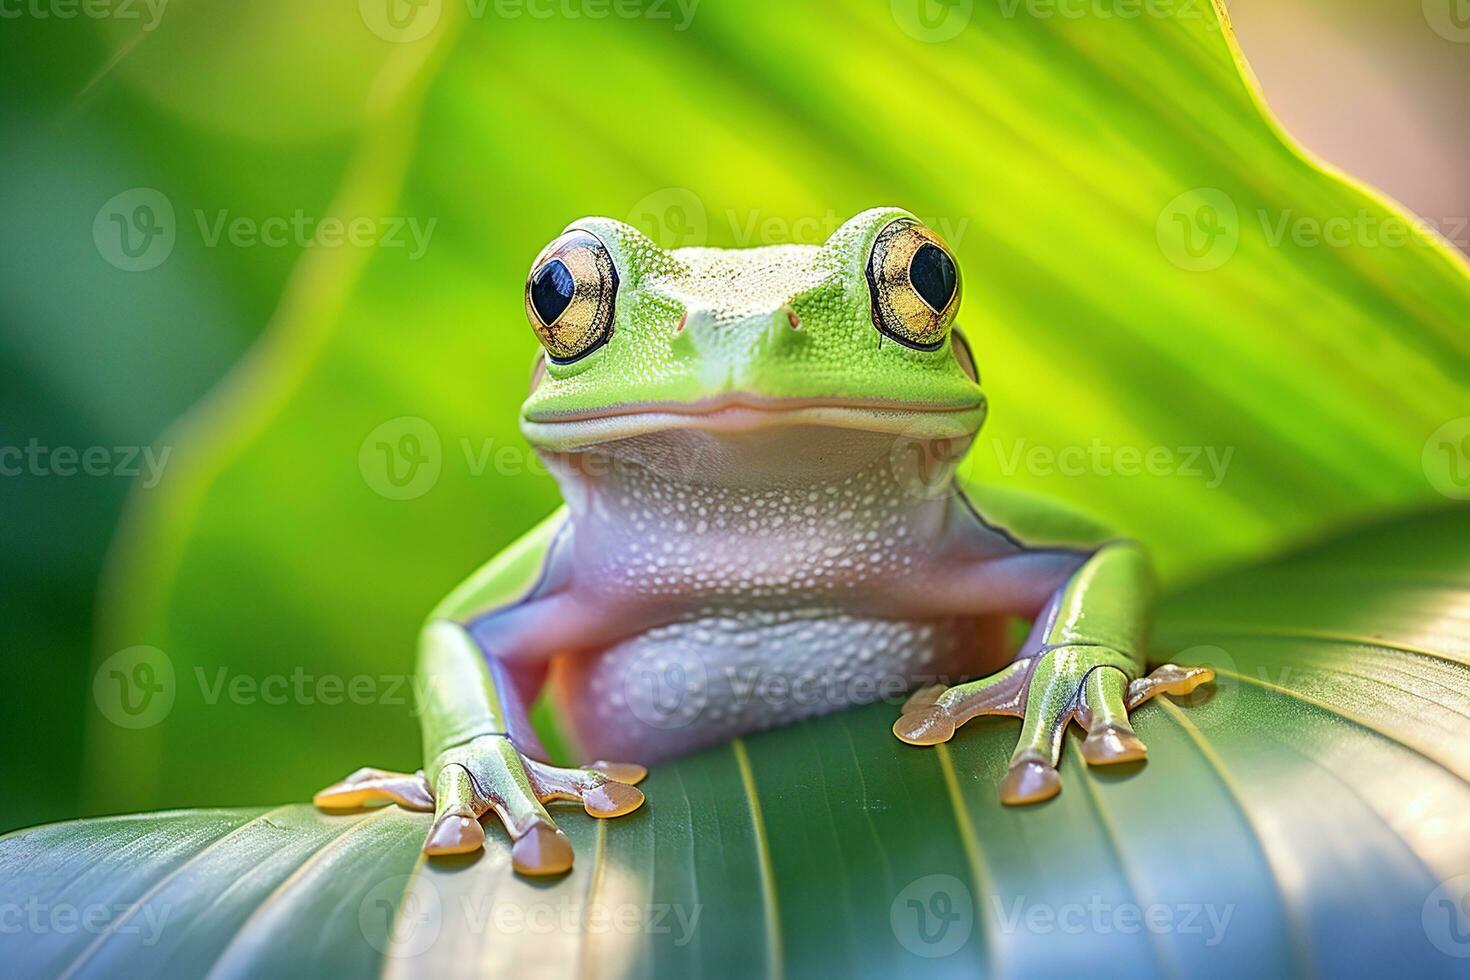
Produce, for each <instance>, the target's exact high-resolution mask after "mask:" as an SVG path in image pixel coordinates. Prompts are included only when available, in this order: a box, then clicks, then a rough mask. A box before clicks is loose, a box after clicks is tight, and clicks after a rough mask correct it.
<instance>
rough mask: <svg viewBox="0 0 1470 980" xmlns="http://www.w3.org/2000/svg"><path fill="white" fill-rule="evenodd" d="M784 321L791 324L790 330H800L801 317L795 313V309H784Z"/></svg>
mask: <svg viewBox="0 0 1470 980" xmlns="http://www.w3.org/2000/svg"><path fill="white" fill-rule="evenodd" d="M786 322H787V323H789V324H791V329H792V330H800V329H801V317H799V316H797V315H796V311H795V310H787V311H786Z"/></svg>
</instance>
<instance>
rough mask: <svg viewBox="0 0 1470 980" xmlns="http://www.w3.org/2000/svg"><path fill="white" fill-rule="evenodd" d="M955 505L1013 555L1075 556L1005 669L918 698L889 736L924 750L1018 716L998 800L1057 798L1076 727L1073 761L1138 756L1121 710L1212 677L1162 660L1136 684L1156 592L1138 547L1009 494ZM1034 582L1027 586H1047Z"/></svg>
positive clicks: (1075, 516) (974, 492) (967, 496)
mask: <svg viewBox="0 0 1470 980" xmlns="http://www.w3.org/2000/svg"><path fill="white" fill-rule="evenodd" d="M961 503H962V504H964V505H965V506H966V507H967V508H968V509H969V510H970V513H971V515H972V516H973V517H974V518H975V519H976V520H978V521H980V522H982V523H983V524H985V525H986V526H987V527H988V528H990V529H991V530H993V531H995V532H996V533H998V534H1000V535H1002V536H1003V537H1005V538H1006V539H1007V540H1008V541H1010V542H1011V544H1012V545H1013V546H1014V547H1015V548H1017V549H1019V552H1020V554H1021V555H1023V556H1024V555H1025V554H1026V553H1028V552H1033V551H1050V550H1055V549H1059V548H1065V549H1075V551H1074V553H1075V556H1076V557H1075V563H1074V566H1073V569H1072V570H1071V572H1070V573H1069V574H1068V575H1067V576H1066V577H1065V580H1064V581H1063V583H1062V584H1061V585H1060V586H1059V587H1056V588H1055V590H1054V591H1052V592H1051V594H1050V596H1049V597H1045V602H1044V605H1042V607H1041V612H1040V614H1039V615H1038V616H1037V617H1036V619H1035V621H1034V624H1033V626H1032V629H1031V633H1030V635H1029V636H1028V637H1027V639H1026V642H1025V643H1024V644H1022V646H1021V649H1020V651H1019V652H1018V653H1017V655H1016V659H1015V661H1014V662H1012V663H1011V664H1010V665H1009V666H1008V667H1006V668H1004V669H1003V670H1001V671H999V672H998V673H995V674H993V675H991V676H990V677H986V678H982V679H981V680H978V681H973V682H971V683H968V684H962V685H959V686H957V687H953V688H944V687H943V686H940V685H936V686H935V687H931V688H927V689H925V690H923V691H920V692H918V693H917V694H915V695H914V696H913V697H912V698H910V699H909V702H908V703H907V704H905V705H904V709H903V716H902V717H901V718H899V720H898V721H897V722H896V723H895V724H894V726H893V730H894V733H895V734H896V735H897V736H898V737H899V738H901V739H903V740H904V741H905V742H909V743H911V744H914V745H934V744H936V743H939V742H944V741H947V740H948V739H949V738H950V737H951V736H952V735H953V734H954V731H955V728H956V727H957V726H958V725H962V724H964V723H965V722H966V721H969V720H970V719H971V718H974V717H977V716H979V715H984V714H1009V715H1017V716H1020V717H1021V718H1022V719H1023V722H1022V725H1021V736H1020V740H1019V742H1018V743H1017V745H1016V749H1015V752H1014V753H1013V754H1012V755H1011V762H1010V769H1009V771H1008V773H1007V775H1006V778H1005V780H1004V781H1003V782H1002V784H1001V799H1002V801H1003V802H1006V803H1034V802H1038V801H1041V800H1045V799H1048V798H1050V797H1052V796H1054V795H1056V793H1057V792H1058V791H1059V790H1060V788H1061V781H1060V777H1059V776H1058V775H1057V771H1056V765H1057V761H1058V759H1059V758H1060V755H1061V749H1062V735H1063V733H1064V732H1065V731H1066V728H1067V725H1068V723H1069V722H1070V721H1072V720H1074V719H1075V720H1076V721H1077V722H1078V723H1079V724H1081V725H1082V726H1083V727H1084V728H1086V729H1087V733H1088V734H1087V738H1086V740H1085V741H1084V742H1083V744H1082V754H1083V757H1084V758H1085V759H1086V760H1087V761H1088V762H1089V763H1090V764H1093V765H1104V764H1109V763H1118V762H1130V761H1136V760H1140V759H1142V758H1144V757H1145V755H1146V753H1147V748H1146V747H1145V746H1144V744H1143V742H1142V741H1141V740H1140V739H1139V738H1138V736H1137V735H1136V734H1134V732H1133V729H1132V727H1131V725H1130V724H1129V720H1128V711H1129V710H1130V709H1131V708H1133V707H1136V706H1137V705H1138V704H1141V703H1142V702H1143V701H1145V700H1147V699H1148V698H1150V697H1153V696H1154V695H1156V694H1161V693H1169V694H1183V693H1187V692H1188V691H1190V690H1193V689H1194V687H1195V686H1197V685H1199V684H1202V683H1205V682H1206V681H1208V680H1210V679H1211V678H1212V676H1213V675H1212V674H1211V672H1210V671H1209V670H1208V669H1207V668H1192V669H1185V668H1180V667H1176V666H1174V665H1172V664H1166V665H1164V666H1162V667H1160V668H1159V669H1158V670H1156V671H1155V672H1154V673H1153V674H1151V675H1149V676H1146V677H1145V676H1144V670H1145V651H1146V649H1147V642H1148V630H1149V626H1150V623H1151V619H1152V610H1153V604H1154V594H1155V589H1154V581H1153V575H1152V572H1151V571H1150V568H1149V563H1148V558H1147V555H1146V554H1145V553H1144V550H1143V548H1142V547H1141V546H1140V545H1138V544H1137V543H1135V542H1132V541H1127V540H1122V539H1118V538H1114V537H1112V536H1110V535H1109V534H1108V531H1107V529H1106V528H1105V527H1104V526H1103V525H1102V524H1101V523H1100V522H1097V521H1095V520H1093V519H1091V518H1088V517H1087V516H1086V515H1083V514H1081V513H1079V512H1077V511H1073V510H1070V509H1068V508H1066V507H1063V506H1061V505H1058V504H1054V503H1052V502H1050V501H1048V500H1046V499H1045V498H1041V497H1036V496H1032V495H1029V494H1024V493H1020V492H1017V491H1014V490H1006V489H1000V488H993V487H966V488H964V492H963V494H962V497H961ZM1014 554H1015V553H1013V557H1014ZM996 564H997V565H1003V564H1004V562H1000V563H996ZM1043 581H1044V579H1040V578H1038V579H1037V580H1036V584H1037V587H1046V588H1050V586H1041V584H1040V583H1041V582H1043ZM1025 591H1026V590H1024V589H1023V590H1021V592H1022V593H1023V594H1024V592H1025ZM1032 591H1033V592H1034V591H1035V588H1033V589H1032Z"/></svg>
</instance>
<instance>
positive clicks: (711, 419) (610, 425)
mask: <svg viewBox="0 0 1470 980" xmlns="http://www.w3.org/2000/svg"><path fill="white" fill-rule="evenodd" d="M984 417H985V399H984V396H979V397H977V398H975V399H973V400H970V401H967V402H958V403H951V404H926V403H913V402H900V401H864V400H859V399H813V398H770V397H765V396H760V395H750V394H743V393H732V394H727V395H720V396H717V397H714V398H705V399H701V400H699V401H695V402H630V403H624V404H621V405H614V406H611V407H608V408H601V409H595V410H572V411H566V412H555V413H541V414H532V413H528V414H527V415H526V417H525V418H524V419H523V420H522V422H521V428H522V430H523V431H524V432H525V434H526V437H527V438H528V439H530V440H531V442H532V443H534V444H535V445H538V446H543V447H546V448H552V449H561V450H568V449H578V448H585V447H587V446H593V445H598V444H601V443H607V442H614V441H616V440H619V439H629V438H633V437H635V436H640V435H646V434H649V433H653V432H662V431H667V430H670V429H689V430H696V431H703V432H714V433H730V434H742V433H752V432H759V431H761V430H763V429H772V428H787V427H791V426H801V425H806V426H815V427H818V428H837V429H856V430H859V431H864V432H875V433H888V434H892V435H895V436H908V437H912V438H923V439H934V438H963V437H966V436H969V435H971V434H973V433H974V431H975V430H976V429H977V428H979V425H980V423H981V421H983V420H984Z"/></svg>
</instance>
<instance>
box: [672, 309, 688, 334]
mask: <svg viewBox="0 0 1470 980" xmlns="http://www.w3.org/2000/svg"><path fill="white" fill-rule="evenodd" d="M688 323H689V311H688V310H685V311H684V312H683V313H682V314H681V315H680V316H679V324H678V326H676V327H674V333H683V332H684V327H685V325H687V324H688Z"/></svg>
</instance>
